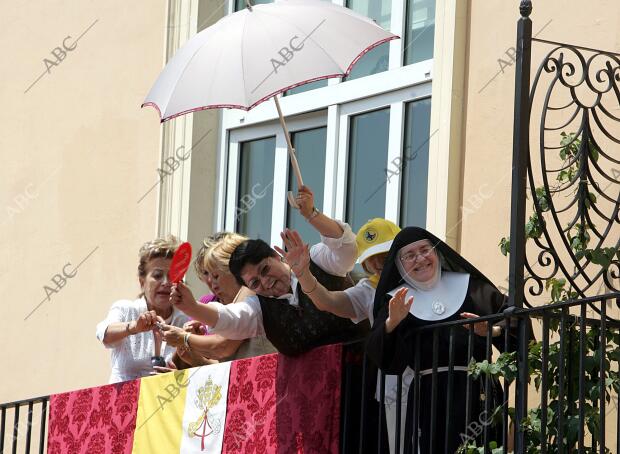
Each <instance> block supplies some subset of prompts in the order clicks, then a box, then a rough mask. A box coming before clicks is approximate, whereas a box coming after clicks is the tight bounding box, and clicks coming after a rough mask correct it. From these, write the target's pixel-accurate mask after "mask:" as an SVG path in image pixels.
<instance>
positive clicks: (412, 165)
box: [401, 98, 431, 227]
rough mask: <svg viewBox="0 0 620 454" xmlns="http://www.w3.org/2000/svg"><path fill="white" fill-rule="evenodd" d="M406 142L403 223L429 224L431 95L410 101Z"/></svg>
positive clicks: (404, 224) (403, 178) (404, 143)
mask: <svg viewBox="0 0 620 454" xmlns="http://www.w3.org/2000/svg"><path fill="white" fill-rule="evenodd" d="M406 109H407V110H406V112H405V139H404V141H403V145H404V147H405V149H404V150H403V161H402V162H403V165H402V169H403V174H402V188H401V192H402V197H401V213H402V214H401V225H403V226H411V225H417V226H419V227H424V226H426V198H427V192H428V142H429V140H430V130H431V98H427V99H423V100H420V101H414V102H410V103H408V104H407V108H406Z"/></svg>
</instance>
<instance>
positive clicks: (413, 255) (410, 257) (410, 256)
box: [400, 246, 433, 263]
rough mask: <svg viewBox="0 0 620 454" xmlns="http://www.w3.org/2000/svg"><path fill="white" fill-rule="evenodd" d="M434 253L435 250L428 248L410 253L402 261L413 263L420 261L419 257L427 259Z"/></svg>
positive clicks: (402, 257)
mask: <svg viewBox="0 0 620 454" xmlns="http://www.w3.org/2000/svg"><path fill="white" fill-rule="evenodd" d="M432 252H433V248H432V247H430V246H427V247H425V248H422V249H420V250H419V251H418V252H408V253H407V254H405V255H403V256H401V258H400V259H401V260H402V261H403V262H409V263H413V262H415V261H416V260H418V257H421V258H423V259H425V258H426V257H428V256H429V255H430V254H431V253H432Z"/></svg>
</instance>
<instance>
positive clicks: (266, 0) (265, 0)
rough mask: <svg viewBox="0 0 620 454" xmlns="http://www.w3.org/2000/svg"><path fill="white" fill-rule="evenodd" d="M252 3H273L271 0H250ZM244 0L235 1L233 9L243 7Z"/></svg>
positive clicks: (236, 9) (238, 9)
mask: <svg viewBox="0 0 620 454" xmlns="http://www.w3.org/2000/svg"><path fill="white" fill-rule="evenodd" d="M251 3H252V5H262V4H263V3H273V0H251ZM245 5H246V3H245V0H236V1H235V11H240V10H242V9H243V8H245Z"/></svg>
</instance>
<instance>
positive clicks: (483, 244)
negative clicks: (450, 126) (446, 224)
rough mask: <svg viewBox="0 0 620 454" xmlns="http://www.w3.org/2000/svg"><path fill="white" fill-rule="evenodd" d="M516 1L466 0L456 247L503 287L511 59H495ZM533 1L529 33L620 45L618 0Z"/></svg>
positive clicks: (512, 38)
mask: <svg viewBox="0 0 620 454" xmlns="http://www.w3.org/2000/svg"><path fill="white" fill-rule="evenodd" d="M518 5H519V2H517V1H515V2H496V1H478V0H474V1H470V2H469V17H468V30H469V32H468V43H467V58H466V65H467V66H466V70H465V74H466V78H465V81H464V84H465V94H466V95H465V100H464V105H465V109H464V115H465V117H464V128H463V129H464V148H463V153H464V155H463V160H462V165H463V179H462V181H463V183H462V184H463V187H462V207H463V209H462V215H461V219H462V224H461V229H460V249H461V251H462V253H463V255H465V256H466V257H468V258H469V259H470V260H471V261H472V262H473V263H474V264H476V265H477V266H478V267H479V268H480V270H481V271H483V272H484V273H486V274H487V275H488V276H489V277H490V278H491V279H492V280H493V281H494V282H496V283H497V284H498V285H503V286H505V287H507V283H506V282H505V279H506V278H507V276H508V259H507V258H505V257H503V256H502V255H501V254H500V253H499V248H498V247H497V244H498V242H499V240H500V238H501V237H503V236H508V235H509V232H510V184H511V173H510V172H511V162H512V132H513V108H514V107H513V106H514V83H515V82H514V76H515V69H514V68H515V66H514V65H512V66H508V67H505V68H504V69H503V72H500V63H499V62H498V59H500V58H502V59H503V60H504V61H508V62H509V61H510V60H509V57H508V56H507V55H506V51H507V50H508V49H509V48H511V47H514V46H515V42H516V22H517V20H518V17H519V13H518ZM533 6H534V9H533V11H532V14H531V16H530V17H531V19H532V22H533V27H532V28H533V33H534V34H537V33H540V34H539V35H538V38H541V39H549V40H554V41H561V42H567V43H574V44H579V45H582V46H587V47H593V48H600V49H606V50H610V51H615V52H620V3H618V2H617V1H614V0H601V1H596V2H591V3H589V4H588V5H587V6H584V3H583V2H578V1H576V0H570V1H565V0H545V1H540V0H539V1H533ZM543 27H544V29H543ZM541 29H542V31H541ZM536 46H537V45H535V49H537V50H536V51H535V52H534V54H533V58H532V66H535V67H536V68H537V67H538V63H537V62H539V61H540V53H539V49H540V45H538V46H539V47H538V48H536ZM537 52H538V53H537ZM537 58H538V60H537ZM498 73H499V74H498ZM496 74H497V76H496V77H495V78H494V79H493V80H492V82H490V83H489V81H490V80H491V79H492V78H493V77H494V75H496ZM487 83H488V85H487V86H486V88H484V87H485V85H486V84H487ZM558 134H559V132H558ZM485 184H486V186H485Z"/></svg>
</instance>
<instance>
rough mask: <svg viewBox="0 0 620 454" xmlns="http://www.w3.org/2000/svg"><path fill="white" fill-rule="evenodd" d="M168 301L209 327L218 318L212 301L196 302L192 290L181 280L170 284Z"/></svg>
mask: <svg viewBox="0 0 620 454" xmlns="http://www.w3.org/2000/svg"><path fill="white" fill-rule="evenodd" d="M170 302H171V303H172V304H174V305H175V306H176V307H177V308H178V309H179V310H180V311H182V312H184V313H185V314H187V315H188V316H189V317H191V318H193V319H194V320H199V321H201V322H202V323H204V324H205V325H209V326H211V327H214V326H215V325H217V322H218V320H219V313H218V311H217V308H215V307H214V305H213V304H212V303H210V304H200V303H198V302H197V301H196V299H195V298H194V295H193V294H192V291H191V290H190V289H189V288H188V287H187V285H185V284H184V283H183V282H179V283H178V284H175V285H173V286H172V290H171V292H170Z"/></svg>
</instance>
